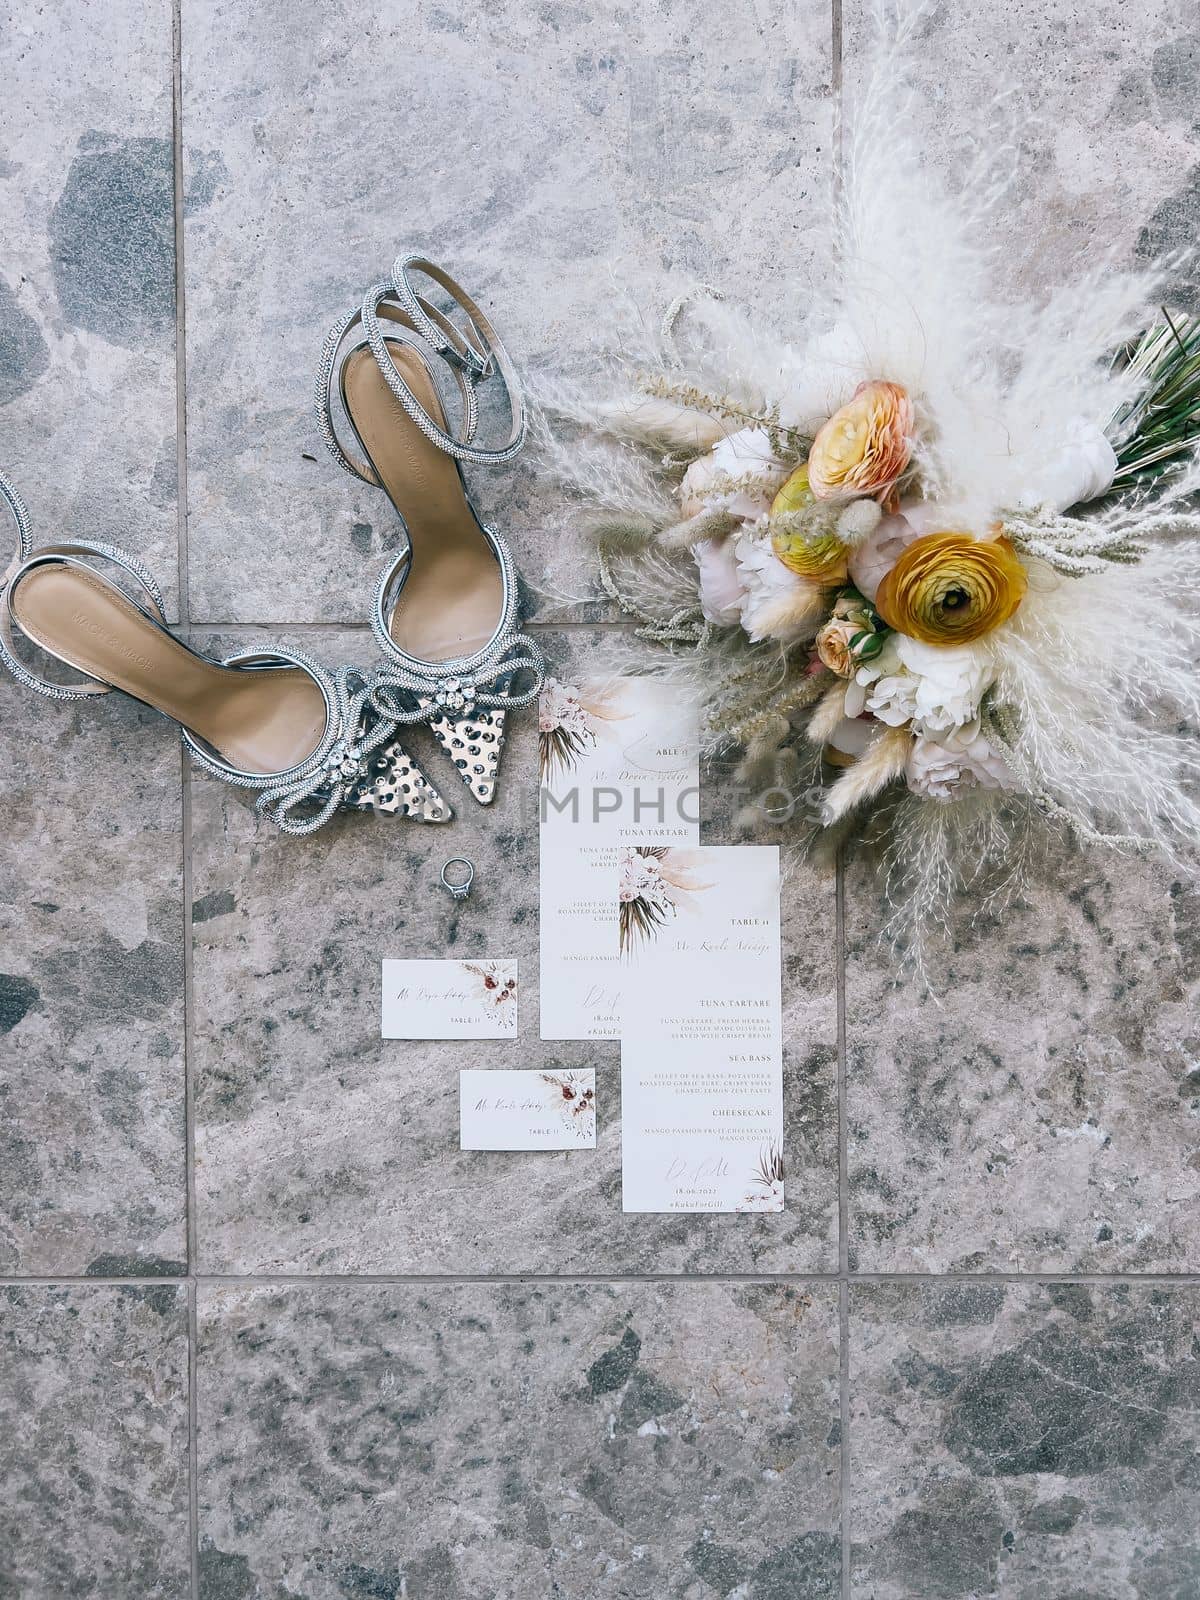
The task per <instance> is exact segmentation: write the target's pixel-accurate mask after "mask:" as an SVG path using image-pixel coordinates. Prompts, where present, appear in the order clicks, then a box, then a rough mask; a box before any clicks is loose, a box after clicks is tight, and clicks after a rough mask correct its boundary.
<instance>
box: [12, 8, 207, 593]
mask: <svg viewBox="0 0 1200 1600" xmlns="http://www.w3.org/2000/svg"><path fill="white" fill-rule="evenodd" d="M0 48H2V51H3V60H4V94H3V96H2V97H0V148H2V149H3V152H4V156H3V160H2V161H0V215H3V217H4V255H3V260H2V261H0V435H2V437H3V446H2V449H0V455H2V464H3V466H4V469H5V470H6V471H7V472H8V473H9V475H10V476H11V477H12V478H13V479H14V481H15V482H16V483H17V484H18V486H19V487H20V488H21V490H22V493H23V494H24V496H25V499H26V500H27V501H28V503H29V509H30V512H31V514H32V516H33V520H34V530H35V533H36V534H37V536H38V538H39V539H40V541H41V542H43V543H48V542H50V541H51V540H54V539H64V538H67V539H69V538H76V539H102V540H107V541H108V542H109V543H111V544H116V545H120V546H121V547H122V548H124V549H130V550H134V551H137V552H138V553H139V554H142V555H144V556H145V557H146V559H147V560H148V561H149V563H150V565H151V566H152V567H153V569H154V571H155V573H156V575H157V576H158V578H159V581H160V582H161V583H162V584H163V586H164V588H165V589H166V591H167V593H168V595H173V594H174V591H175V587H176V571H177V554H176V549H177V517H176V448H175V213H174V204H175V202H174V170H175V168H174V153H173V146H172V133H171V3H170V0H147V3H146V4H143V5H121V4H112V5H83V4H81V3H80V0H72V3H70V4H64V5H61V6H28V5H26V6H21V5H18V6H16V7H15V8H10V7H7V6H6V7H5V8H4V10H3V12H2V13H0ZM5 523H6V526H5V529H4V540H5V543H6V547H7V541H8V539H9V536H10V534H9V529H8V526H7V518H6V519H5Z"/></svg>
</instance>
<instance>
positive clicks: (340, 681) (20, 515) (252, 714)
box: [0, 473, 453, 834]
mask: <svg viewBox="0 0 1200 1600" xmlns="http://www.w3.org/2000/svg"><path fill="white" fill-rule="evenodd" d="M0 500H3V502H4V504H5V505H7V507H8V509H9V511H10V512H11V514H12V517H13V520H14V522H15V523H16V527H17V550H16V554H15V555H14V557H13V560H12V562H11V563H10V565H9V568H8V571H7V572H6V573H5V574H4V576H3V578H2V579H0V662H2V663H3V665H4V666H5V667H7V668H8V670H9V672H10V673H11V674H12V676H13V677H14V678H16V680H17V681H18V682H19V683H22V684H24V685H25V687H26V688H28V689H34V690H36V691H37V693H38V694H42V695H45V696H46V697H47V698H48V699H51V700H85V699H89V698H91V697H92V696H93V695H101V694H108V693H110V692H111V691H112V690H113V689H118V690H121V691H122V692H123V693H125V694H127V695H129V696H130V697H131V698H132V699H134V700H138V701H140V702H141V703H142V704H144V705H148V706H152V707H153V708H154V709H155V710H156V711H160V712H162V714H163V715H164V716H167V717H170V718H171V720H172V721H174V722H176V723H178V725H179V728H180V731H181V733H182V735H183V741H184V744H185V745H186V746H187V748H188V750H189V751H190V752H191V755H192V758H193V760H194V761H195V762H196V764H197V765H198V766H199V767H201V768H202V769H203V770H204V771H205V772H208V773H211V775H212V776H213V777H215V778H220V779H222V780H223V781H224V782H225V783H231V784H234V785H235V786H236V787H237V788H239V789H251V790H257V791H258V801H257V805H258V809H259V811H260V812H261V813H262V814H263V815H264V816H266V817H269V818H270V820H271V821H272V822H274V823H275V824H276V825H277V826H278V827H279V828H281V829H282V830H283V831H284V833H292V834H307V833H314V832H315V831H316V829H318V828H320V827H322V826H323V825H324V824H325V823H326V822H328V821H329V819H330V817H332V816H333V814H334V812H335V811H338V810H356V809H357V810H370V811H379V812H392V813H396V814H398V815H403V816H407V817H412V818H415V819H417V820H419V821H421V822H447V821H449V819H450V817H451V816H452V815H453V813H452V811H451V809H450V807H449V806H448V805H447V804H446V802H445V800H444V799H443V798H442V796H441V795H440V794H439V793H438V791H437V790H436V789H435V788H434V786H433V785H432V784H431V783H430V782H429V780H428V779H427V778H426V777H425V776H424V775H423V773H421V771H420V769H419V768H418V767H417V766H416V765H415V764H414V763H413V762H412V761H411V759H410V758H409V757H408V755H407V753H406V752H405V751H404V749H403V747H402V746H401V745H400V743H399V741H398V740H397V738H396V723H395V722H394V721H393V720H391V719H390V718H388V717H386V716H384V715H382V714H381V713H380V712H379V710H378V708H377V707H376V705H375V704H374V701H373V696H372V690H371V687H370V685H369V684H368V683H367V681H366V678H365V676H364V675H363V674H362V673H360V672H359V671H358V670H357V669H356V668H354V667H339V668H338V669H337V671H335V672H329V671H327V670H326V668H324V667H322V666H321V665H320V664H319V663H318V662H316V661H313V660H311V659H310V658H309V657H308V656H304V655H300V654H298V653H296V652H295V651H289V650H258V651H242V652H240V653H239V654H237V655H233V656H229V657H228V658H227V659H226V660H224V661H213V660H211V659H210V658H209V657H208V656H202V655H199V654H198V653H197V652H195V651H194V650H191V649H189V648H188V646H187V645H185V644H183V643H182V642H181V641H180V640H178V639H176V638H175V637H174V635H172V634H171V633H169V632H168V630H167V627H166V617H165V615H164V606H163V598H162V594H161V592H160V591H159V588H158V585H157V584H156V583H155V581H154V578H153V577H152V576H151V574H150V572H149V571H148V570H147V569H146V567H144V566H143V565H142V563H141V562H140V561H139V560H137V558H136V557H134V556H131V555H128V554H126V552H125V551H123V550H118V549H117V548H116V547H115V546H114V545H108V544H95V543H92V542H91V541H89V540H78V541H75V542H72V543H62V544H52V545H44V546H43V547H42V548H41V549H39V550H35V549H34V548H33V539H32V535H31V531H30V524H29V514H28V512H27V511H26V509H25V505H24V502H23V501H22V499H21V497H20V495H19V494H18V493H17V491H16V489H15V488H14V487H13V485H12V483H11V482H10V481H9V479H8V478H7V477H6V476H5V475H4V474H3V473H0ZM101 566H105V567H107V568H109V569H115V572H116V575H117V576H118V577H119V578H121V579H122V580H124V582H125V584H126V586H127V587H126V588H120V587H118V585H117V583H115V582H114V581H112V579H111V578H110V577H109V576H107V575H106V572H104V571H101V570H100V568H101ZM127 591H132V592H127ZM15 633H19V634H21V635H22V636H23V637H24V638H25V639H27V640H28V641H29V642H30V643H32V644H34V645H36V646H37V647H38V648H39V649H41V650H43V651H45V652H46V654H47V655H49V656H52V657H54V658H55V659H57V660H59V661H62V662H64V663H65V664H66V665H67V666H69V667H71V668H73V669H74V670H75V671H77V672H82V673H83V674H84V681H83V682H82V683H70V684H67V683H55V682H52V681H50V680H48V679H45V678H41V677H39V676H38V675H37V674H36V673H35V672H34V671H33V670H32V669H31V668H30V667H29V666H27V665H26V664H25V662H24V661H22V660H21V659H20V657H19V656H18V655H17V654H16V640H15Z"/></svg>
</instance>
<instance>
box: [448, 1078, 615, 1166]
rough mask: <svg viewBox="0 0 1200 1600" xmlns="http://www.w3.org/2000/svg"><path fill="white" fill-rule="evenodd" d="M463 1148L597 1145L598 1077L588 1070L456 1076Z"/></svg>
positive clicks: (564, 1147)
mask: <svg viewBox="0 0 1200 1600" xmlns="http://www.w3.org/2000/svg"><path fill="white" fill-rule="evenodd" d="M458 1115H459V1142H460V1144H461V1146H462V1148H463V1149H464V1150H581V1149H588V1148H590V1149H595V1146H596V1074H595V1071H594V1070H593V1069H592V1068H591V1067H587V1068H581V1069H575V1070H571V1071H564V1070H560V1069H558V1068H555V1069H553V1070H550V1071H546V1072H524V1071H520V1072H506V1071H496V1070H488V1069H486V1068H484V1069H479V1068H475V1067H467V1068H464V1070H463V1071H462V1072H460V1073H459V1075H458Z"/></svg>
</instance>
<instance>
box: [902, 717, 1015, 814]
mask: <svg viewBox="0 0 1200 1600" xmlns="http://www.w3.org/2000/svg"><path fill="white" fill-rule="evenodd" d="M905 778H906V779H907V782H908V787H909V788H910V789H911V790H912V792H913V793H914V794H919V795H923V796H924V797H925V798H926V799H929V800H956V799H958V797H959V796H960V795H961V794H962V793H963V792H964V791H966V790H969V789H975V788H979V789H1015V788H1016V787H1017V781H1016V779H1015V778H1014V776H1013V773H1012V769H1011V768H1010V767H1009V765H1008V763H1007V762H1006V761H1005V760H1004V758H1003V756H1001V755H1000V754H999V752H998V751H997V750H996V749H994V747H993V746H992V745H991V744H990V743H989V742H988V740H987V739H985V738H984V736H983V734H981V733H980V731H979V724H978V722H973V723H971V724H969V725H968V726H967V727H965V728H956V729H955V730H954V731H953V732H951V733H946V734H943V735H942V737H941V738H940V739H928V738H925V737H924V736H923V735H920V736H918V737H917V738H916V739H914V740H913V747H912V751H911V753H910V754H909V758H908V764H907V766H906V768H905Z"/></svg>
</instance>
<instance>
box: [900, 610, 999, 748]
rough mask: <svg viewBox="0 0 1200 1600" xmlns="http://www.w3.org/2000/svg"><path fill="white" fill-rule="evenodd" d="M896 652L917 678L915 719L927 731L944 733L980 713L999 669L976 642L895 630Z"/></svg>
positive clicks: (920, 729) (923, 730)
mask: <svg viewBox="0 0 1200 1600" xmlns="http://www.w3.org/2000/svg"><path fill="white" fill-rule="evenodd" d="M889 643H893V644H894V646H895V650H896V655H897V657H898V658H899V660H900V662H901V664H902V665H903V666H904V667H905V669H906V670H907V671H908V672H910V673H911V674H912V675H913V677H914V678H915V679H916V681H917V688H916V696H915V699H916V709H915V711H914V713H913V720H914V721H915V722H916V724H917V727H918V729H919V731H921V732H923V733H943V732H946V731H948V730H949V729H951V728H957V727H960V726H961V725H962V724H963V723H967V722H973V721H974V720H975V718H976V717H977V716H978V715H979V702H980V701H981V700H982V699H983V696H984V693H985V691H986V690H987V689H988V688H989V687H990V685H991V684H992V683H993V682H994V680H995V676H996V671H995V668H994V667H993V665H992V663H991V661H990V660H989V659H988V657H987V656H986V655H985V654H984V653H983V652H982V651H980V650H979V649H978V648H977V647H976V646H974V645H969V644H964V645H955V646H942V645H934V644H922V643H921V641H920V640H919V639H910V638H909V637H908V636H907V634H903V633H895V634H893V635H892V637H891V640H890V641H889Z"/></svg>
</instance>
